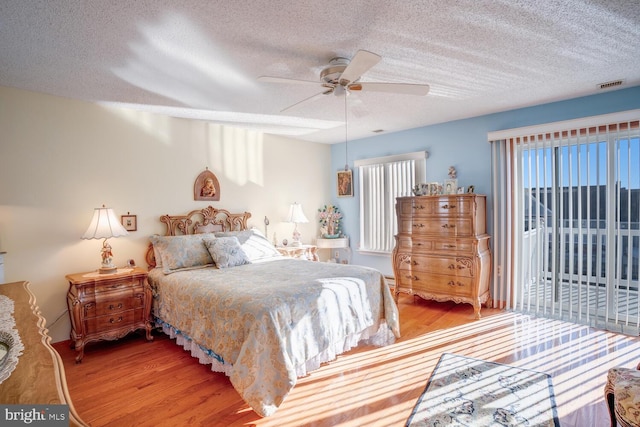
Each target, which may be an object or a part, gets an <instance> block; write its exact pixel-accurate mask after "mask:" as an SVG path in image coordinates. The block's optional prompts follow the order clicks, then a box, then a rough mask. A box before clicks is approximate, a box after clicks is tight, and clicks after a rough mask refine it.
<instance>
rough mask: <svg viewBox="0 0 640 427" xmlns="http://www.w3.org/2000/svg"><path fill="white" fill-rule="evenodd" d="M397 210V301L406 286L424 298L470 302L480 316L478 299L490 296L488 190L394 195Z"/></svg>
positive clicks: (485, 299)
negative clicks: (431, 194)
mask: <svg viewBox="0 0 640 427" xmlns="http://www.w3.org/2000/svg"><path fill="white" fill-rule="evenodd" d="M396 215H397V219H398V234H397V235H396V246H395V248H394V249H393V273H394V275H395V279H396V289H395V293H394V294H395V298H396V301H397V299H398V294H399V292H405V293H408V294H410V295H417V296H419V297H421V298H424V299H432V300H436V301H454V302H456V303H461V302H464V303H469V304H472V305H473V307H474V311H475V317H476V318H477V319H479V318H480V307H481V305H482V304H483V303H488V304H490V301H491V296H490V294H489V278H490V272H491V251H490V249H489V235H488V234H487V232H486V229H487V225H486V223H487V221H486V196H484V195H479V194H456V195H439V196H416V197H398V198H397V199H396Z"/></svg>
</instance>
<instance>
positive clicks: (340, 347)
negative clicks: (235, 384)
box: [155, 318, 396, 378]
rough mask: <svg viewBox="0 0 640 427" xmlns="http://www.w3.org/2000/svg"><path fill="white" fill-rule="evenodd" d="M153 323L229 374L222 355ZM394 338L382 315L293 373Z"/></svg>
mask: <svg viewBox="0 0 640 427" xmlns="http://www.w3.org/2000/svg"><path fill="white" fill-rule="evenodd" d="M155 323H156V326H157V327H158V328H161V329H162V332H164V333H165V334H166V335H168V336H169V337H170V338H172V339H175V340H176V344H178V345H181V346H182V348H184V349H185V350H187V351H189V352H190V353H191V357H194V358H196V359H198V361H199V362H200V363H201V364H203V365H208V364H210V365H211V370H212V371H213V372H222V373H224V374H225V375H226V376H228V377H229V376H231V370H232V369H233V365H232V364H230V363H226V362H225V361H224V359H223V358H222V357H220V356H219V355H218V354H216V353H215V352H214V351H212V350H210V349H208V348H206V347H203V346H201V345H199V344H198V343H196V342H195V341H193V340H192V339H191V338H190V337H189V336H187V335H186V334H184V333H183V332H182V331H180V330H178V329H176V328H174V327H173V326H171V325H170V324H168V323H166V322H164V321H162V320H161V319H158V318H156V319H155ZM395 340H396V337H395V335H394V334H393V332H392V331H391V328H390V327H389V326H388V325H387V322H386V321H385V320H384V319H382V320H380V322H379V323H378V324H376V325H373V326H370V327H369V328H367V329H365V330H363V331H362V332H359V333H355V334H351V335H349V336H347V337H346V338H345V339H344V340H342V341H340V342H336V343H334V344H333V346H332V347H330V348H328V349H326V350H325V351H323V352H322V353H320V354H318V355H316V356H314V357H312V358H311V359H309V360H307V361H306V362H305V363H304V364H302V365H299V366H296V375H297V376H298V378H301V377H304V376H306V375H307V374H308V373H309V372H311V371H315V370H316V369H318V368H320V365H321V364H323V363H326V362H331V361H332V360H335V359H336V357H337V356H338V355H340V354H342V353H345V352H347V351H349V350H351V349H352V348H355V347H357V346H359V345H373V346H376V347H384V346H386V345H389V344H393V343H394V342H395Z"/></svg>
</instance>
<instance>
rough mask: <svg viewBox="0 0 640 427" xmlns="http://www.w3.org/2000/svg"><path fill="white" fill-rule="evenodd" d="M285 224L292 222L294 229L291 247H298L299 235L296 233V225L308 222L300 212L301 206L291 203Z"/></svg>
mask: <svg viewBox="0 0 640 427" xmlns="http://www.w3.org/2000/svg"><path fill="white" fill-rule="evenodd" d="M287 222H293V223H294V224H295V228H294V229H293V242H292V243H291V246H300V233H299V232H298V223H306V222H309V220H308V219H307V217H306V216H304V212H302V205H301V204H299V203H293V204H292V205H291V206H289V215H288V216H287Z"/></svg>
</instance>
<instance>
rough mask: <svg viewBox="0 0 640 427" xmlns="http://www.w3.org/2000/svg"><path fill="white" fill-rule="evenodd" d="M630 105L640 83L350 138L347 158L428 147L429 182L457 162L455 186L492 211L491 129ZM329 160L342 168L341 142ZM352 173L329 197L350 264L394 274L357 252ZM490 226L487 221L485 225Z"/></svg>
mask: <svg viewBox="0 0 640 427" xmlns="http://www.w3.org/2000/svg"><path fill="white" fill-rule="evenodd" d="M633 109H640V86H635V87H631V88H628V89H620V90H616V91H610V92H606V93H602V94H598V95H590V96H584V97H580V98H574V99H570V100H566V101H559V102H553V103H548V104H543V105H537V106H533V107H526V108H520V109H516V110H510V111H505V112H501V113H495V114H489V115H485V116H478V117H473V118H469V119H464V120H456V121H452V122H447V123H440V124H436V125H431V126H426V127H422V128H416V129H410V130H407V131H402V132H395V133H389V134H382V135H378V136H374V137H370V138H363V139H358V140H354V141H349V143H348V157H349V158H348V162H349V166H350V167H351V168H353V162H354V160H359V159H367V158H373V157H382V156H388V155H392V154H401V153H409V152H413V151H423V150H426V151H428V152H429V158H428V159H427V182H429V181H443V180H445V179H447V178H448V176H447V172H448V168H449V166H455V168H456V170H457V172H458V185H460V186H464V187H467V186H469V185H474V186H475V190H476V193H479V194H486V195H487V196H489V197H488V199H487V204H488V206H489V209H490V206H491V146H490V144H489V143H488V142H487V134H488V133H489V132H492V131H497V130H504V129H512V128H518V127H523V126H532V125H538V124H543V123H550V122H557V121H563V120H572V119H578V118H582V117H589V116H596V115H601V114H609V113H615V112H620V111H626V110H633ZM331 164H332V167H333V169H334V170H335V171H336V172H337V171H339V170H343V169H344V164H345V144H344V143H340V144H334V145H332V147H331ZM353 177H354V193H355V197H349V198H345V197H340V198H339V197H337V195H335V194H334V196H333V197H334V198H333V200H331V203H333V204H336V205H337V206H339V207H340V210H341V211H342V212H343V214H344V219H343V230H344V233H345V234H347V235H348V236H349V237H350V244H351V248H352V256H351V262H352V263H354V264H360V265H366V266H370V267H374V268H377V269H378V270H380V271H382V272H383V273H384V274H386V275H392V274H393V270H392V268H391V257H390V256H377V255H366V254H360V253H358V241H359V221H358V217H359V199H358V195H359V188H358V185H359V181H358V176H357V173H356V171H355V170H354V175H353ZM333 180H334V182H333V185H332V186H333V188H334V189H335V188H336V185H337V184H336V182H335V180H336V176H335V175H334V176H333ZM487 215H488V218H489V219H490V218H491V216H490V215H491V212H490V211H489V212H487ZM390 220H391V218H390ZM492 228H493V227H492V226H491V224H489V229H490V230H492Z"/></svg>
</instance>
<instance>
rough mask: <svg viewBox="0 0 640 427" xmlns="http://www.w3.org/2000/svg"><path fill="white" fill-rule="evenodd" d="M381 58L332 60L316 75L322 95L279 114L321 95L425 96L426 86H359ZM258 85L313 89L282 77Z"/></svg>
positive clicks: (368, 54) (366, 53)
mask: <svg viewBox="0 0 640 427" xmlns="http://www.w3.org/2000/svg"><path fill="white" fill-rule="evenodd" d="M381 59H382V57H381V56H380V55H376V54H375V53H372V52H369V51H367V50H359V51H358V52H357V53H356V54H355V56H354V57H353V59H351V60H349V59H347V58H342V57H338V58H333V59H332V60H331V61H329V65H327V66H326V67H325V68H323V69H322V71H321V72H320V86H321V87H322V88H323V90H322V92H320V93H317V94H315V95H312V96H310V97H308V98H305V99H303V100H302V101H299V102H296V103H295V104H293V105H290V106H288V107H286V108H285V109H283V110H281V111H280V112H284V111H287V110H289V109H291V108H294V107H297V106H299V105H300V104H303V103H306V102H309V101H313V100H316V99H318V98H321V97H322V96H323V95H330V94H334V95H335V96H343V95H347V94H349V92H351V91H372V92H390V93H400V94H405V95H422V96H424V95H426V94H427V93H429V85H427V84H412V83H383V82H360V78H361V77H362V75H363V74H364V73H366V72H367V71H368V70H369V69H370V68H371V67H373V66H374V65H376V64H377V63H378V62H380V60H381ZM258 80H259V81H262V82H267V83H293V84H303V85H317V84H318V82H317V81H312V80H299V79H289V78H284V77H271V76H260V77H258Z"/></svg>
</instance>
